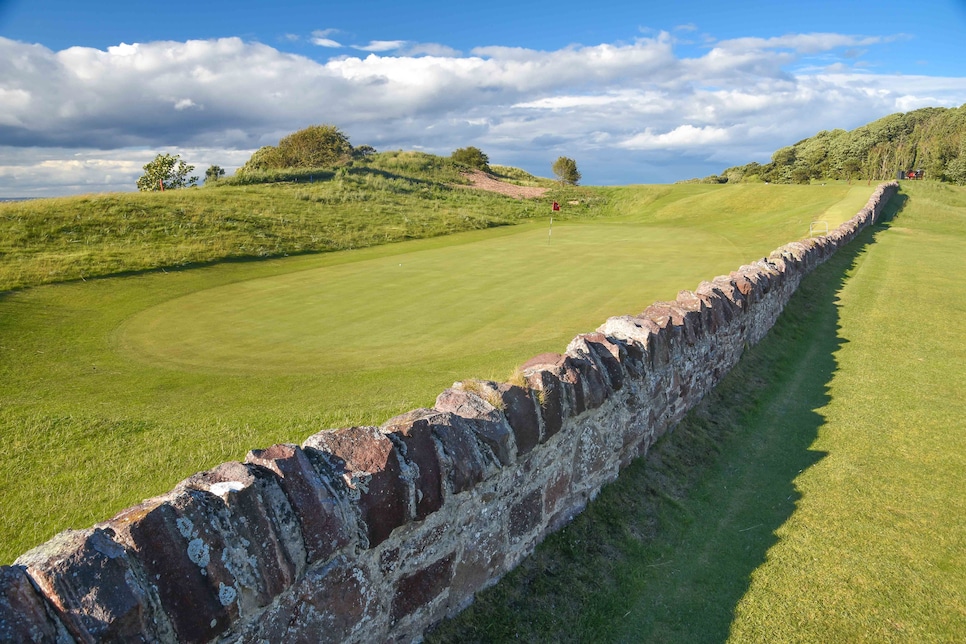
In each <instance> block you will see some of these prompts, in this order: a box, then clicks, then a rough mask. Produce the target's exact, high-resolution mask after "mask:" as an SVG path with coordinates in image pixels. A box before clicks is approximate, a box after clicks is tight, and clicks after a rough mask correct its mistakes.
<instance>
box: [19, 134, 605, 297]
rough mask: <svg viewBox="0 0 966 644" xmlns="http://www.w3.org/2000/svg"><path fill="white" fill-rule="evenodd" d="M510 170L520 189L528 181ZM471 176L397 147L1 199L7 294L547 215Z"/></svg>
mask: <svg viewBox="0 0 966 644" xmlns="http://www.w3.org/2000/svg"><path fill="white" fill-rule="evenodd" d="M504 172H505V173H506V174H508V175H509V176H510V177H512V178H514V180H517V181H518V182H522V181H523V180H524V179H525V178H526V176H527V175H525V173H522V171H515V172H511V169H505V170H504ZM530 179H532V180H533V181H537V179H536V178H535V177H530ZM460 181H461V178H460V175H459V172H458V171H457V169H456V168H454V167H453V166H452V165H451V164H449V163H448V162H447V161H446V160H445V159H442V158H440V157H435V156H432V155H429V154H421V153H415V152H385V153H381V154H377V155H374V157H373V158H372V159H371V160H370V161H368V162H366V163H362V164H358V165H356V166H353V167H351V168H344V169H342V170H341V171H330V170H323V169H315V170H298V171H290V172H288V173H282V174H280V173H274V174H268V175H266V174H255V175H245V176H241V177H237V178H236V177H231V178H228V179H223V180H221V181H219V182H217V183H215V184H214V185H210V186H205V187H203V188H191V189H184V190H169V191H167V192H144V193H136V192H134V193H113V194H104V195H88V196H82V197H66V198H61V199H38V200H32V201H20V202H12V203H5V204H0V259H2V262H0V292H2V291H5V290H9V289H15V288H23V287H28V286H34V285H38V284H49V283H54V282H63V281H68V280H75V279H87V278H91V277H98V276H104V275H113V274H118V273H124V272H131V271H144V270H151V269H157V268H161V267H165V268H172V267H183V266H189V265H197V264H203V263H210V262H215V261H220V260H225V259H245V258H266V257H282V256H286V255H294V254H301V253H318V252H330V251H336V250H346V249H352V248H365V247H369V246H376V245H380V244H386V243H391V242H396V241H403V240H407V239H421V238H425V237H436V236H439V235H447V234H451V233H454V232H459V231H465V230H475V229H480V228H490V227H494V226H504V225H509V224H514V223H519V222H521V221H526V220H528V219H530V218H532V217H535V216H537V215H538V214H539V215H543V214H544V213H545V212H546V211H547V203H548V202H547V201H546V200H528V201H517V200H514V199H509V198H506V197H503V196H500V195H495V194H490V193H486V192H481V191H475V190H464V189H460V188H458V187H456V184H458V183H459V182H460ZM588 210H591V209H589V208H587V207H586V206H582V207H580V208H577V209H573V208H572V209H570V213H569V214H572V215H577V214H587V211H588Z"/></svg>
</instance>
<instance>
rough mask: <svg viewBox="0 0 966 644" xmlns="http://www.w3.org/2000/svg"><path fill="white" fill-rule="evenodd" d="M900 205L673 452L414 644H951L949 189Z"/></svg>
mask: <svg viewBox="0 0 966 644" xmlns="http://www.w3.org/2000/svg"><path fill="white" fill-rule="evenodd" d="M901 190H902V192H901V193H900V194H899V195H897V196H896V197H894V198H893V201H892V202H890V204H889V206H888V208H887V210H886V213H885V214H884V217H883V221H881V222H880V223H879V224H877V225H875V226H873V227H870V228H869V229H866V230H865V231H864V232H863V233H862V234H861V235H860V236H859V237H858V238H857V239H856V240H855V241H854V242H852V244H851V245H850V246H848V247H846V248H844V249H842V250H840V251H839V252H838V253H837V254H836V255H835V256H834V257H833V258H831V259H830V260H829V261H828V262H827V263H826V264H824V265H823V266H821V267H819V268H818V269H817V270H816V271H815V272H814V273H812V274H811V275H809V276H808V277H807V278H806V279H805V280H803V282H802V285H801V287H800V288H799V291H798V292H797V293H796V294H795V296H794V297H793V298H792V300H791V301H790V302H789V304H788V306H787V308H786V310H785V312H784V313H783V314H782V316H781V318H780V319H779V321H778V323H777V324H776V325H775V327H774V328H773V329H772V331H771V332H770V333H769V335H768V336H767V337H766V338H765V339H764V340H763V341H762V342H761V343H760V344H758V345H757V346H755V347H753V348H751V349H750V350H749V351H747V352H746V353H745V355H744V356H743V357H742V360H741V362H740V363H739V365H738V366H737V367H736V368H735V370H734V371H733V372H732V373H731V374H730V375H729V376H728V377H727V378H726V379H725V380H724V381H723V382H722V383H721V384H720V385H719V387H718V388H717V389H716V390H715V391H714V392H712V393H711V394H710V395H709V396H708V397H706V398H705V400H704V401H702V403H701V405H699V407H698V408H696V409H695V410H694V411H693V412H692V413H691V414H689V415H688V417H687V418H686V419H685V420H684V421H683V422H682V423H681V425H679V426H678V427H677V428H676V429H675V430H674V433H673V434H670V435H668V436H667V437H665V439H663V440H662V441H660V442H659V443H658V444H657V445H656V446H655V447H654V448H652V450H651V452H650V453H649V454H648V456H647V458H646V459H645V460H644V461H638V462H636V463H634V464H633V465H632V466H631V467H629V468H628V469H626V470H624V471H623V472H622V474H621V477H620V479H619V480H618V481H617V482H616V483H615V484H613V485H611V486H609V487H607V488H605V489H604V490H602V492H601V494H600V496H599V497H598V498H597V500H596V501H594V503H592V504H591V505H590V506H589V507H588V509H587V511H586V512H585V513H584V514H583V515H581V516H580V517H578V518H577V519H576V520H575V521H574V522H573V523H572V524H571V525H570V526H568V527H567V528H566V529H564V530H562V531H561V532H559V533H557V534H555V535H553V536H551V537H550V538H548V540H547V541H546V542H545V543H544V544H543V545H542V546H541V547H540V548H538V549H537V552H536V553H535V554H534V556H533V557H531V558H530V559H528V560H527V561H525V562H524V563H523V564H522V565H521V566H520V568H518V569H517V570H515V571H513V572H512V573H510V574H509V575H507V576H506V577H505V578H504V579H503V581H501V582H500V583H499V584H497V585H496V586H494V587H493V588H492V589H490V590H488V591H485V592H484V593H482V594H481V596H480V597H479V598H478V600H477V602H476V604H474V605H473V606H472V607H471V608H470V609H468V610H467V611H466V612H465V613H463V614H462V615H460V616H459V617H458V618H456V619H455V620H454V621H452V622H449V623H446V624H444V625H443V626H442V627H441V628H440V629H439V630H438V631H437V632H436V633H435V634H433V635H432V636H430V637H429V638H428V641H431V642H464V641H510V640H516V639H518V640H521V641H595V642H722V641H732V642H742V643H743V642H803V643H805V642H836V643H837V642H961V641H964V639H966V502H964V499H966V480H964V476H963V472H964V471H966V422H964V418H966V395H964V392H966V342H964V339H966V288H964V286H963V281H962V279H961V276H962V274H963V272H964V271H966V255H964V253H963V248H964V247H966V246H964V244H966V188H957V187H951V186H947V185H942V184H935V183H929V182H923V183H919V182H903V184H902V188H901ZM548 571H549V572H548Z"/></svg>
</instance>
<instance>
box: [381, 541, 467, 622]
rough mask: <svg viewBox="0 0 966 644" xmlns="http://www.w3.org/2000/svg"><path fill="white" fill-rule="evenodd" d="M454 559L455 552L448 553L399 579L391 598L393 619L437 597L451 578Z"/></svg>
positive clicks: (408, 613)
mask: <svg viewBox="0 0 966 644" xmlns="http://www.w3.org/2000/svg"><path fill="white" fill-rule="evenodd" d="M455 559H456V556H455V554H449V555H447V556H446V557H443V558H442V559H440V560H438V561H436V562H434V563H432V564H430V565H428V566H426V567H425V568H423V569H422V570H419V571H416V572H414V573H413V574H411V575H408V576H406V577H403V578H402V579H400V580H399V582H398V583H397V584H396V590H395V593H394V595H393V599H392V619H393V621H398V620H400V619H402V618H403V617H405V616H407V615H411V614H412V613H414V612H416V611H417V610H418V609H420V608H422V607H423V606H425V605H426V604H428V603H430V602H431V601H433V600H434V599H436V598H437V597H439V595H440V593H442V592H443V590H445V589H446V587H447V586H449V584H450V581H451V580H452V579H453V569H454V566H453V562H454V561H455Z"/></svg>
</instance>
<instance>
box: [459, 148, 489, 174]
mask: <svg viewBox="0 0 966 644" xmlns="http://www.w3.org/2000/svg"><path fill="white" fill-rule="evenodd" d="M450 160H452V162H453V163H454V164H455V165H458V166H463V167H466V168H476V169H478V170H482V171H483V172H489V171H490V166H489V163H490V158H489V157H488V156H486V155H485V154H484V153H483V151H482V150H480V149H479V148H475V147H473V146H472V145H471V146H469V147H466V148H459V149H458V150H455V151H454V152H453V154H451V155H450Z"/></svg>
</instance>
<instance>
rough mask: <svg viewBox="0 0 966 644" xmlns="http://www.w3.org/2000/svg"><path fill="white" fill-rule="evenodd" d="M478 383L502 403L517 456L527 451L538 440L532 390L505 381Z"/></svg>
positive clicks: (538, 433) (537, 423)
mask: <svg viewBox="0 0 966 644" xmlns="http://www.w3.org/2000/svg"><path fill="white" fill-rule="evenodd" d="M480 384H481V386H482V387H483V388H484V390H485V391H488V392H491V394H492V395H494V396H496V397H497V399H498V400H499V402H500V403H501V404H502V406H503V407H502V409H503V414H504V416H505V417H506V420H507V422H508V423H509V424H510V429H512V430H513V438H514V442H515V443H516V448H517V456H518V457H519V456H522V455H524V454H527V453H529V452H530V450H532V449H533V448H534V447H535V446H536V445H537V444H538V443H539V442H540V421H541V419H540V414H539V412H538V405H537V401H536V399H535V398H534V393H533V391H531V390H530V389H528V388H525V387H520V386H518V385H511V384H510V383H506V382H503V383H495V382H489V381H481V383H480Z"/></svg>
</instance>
